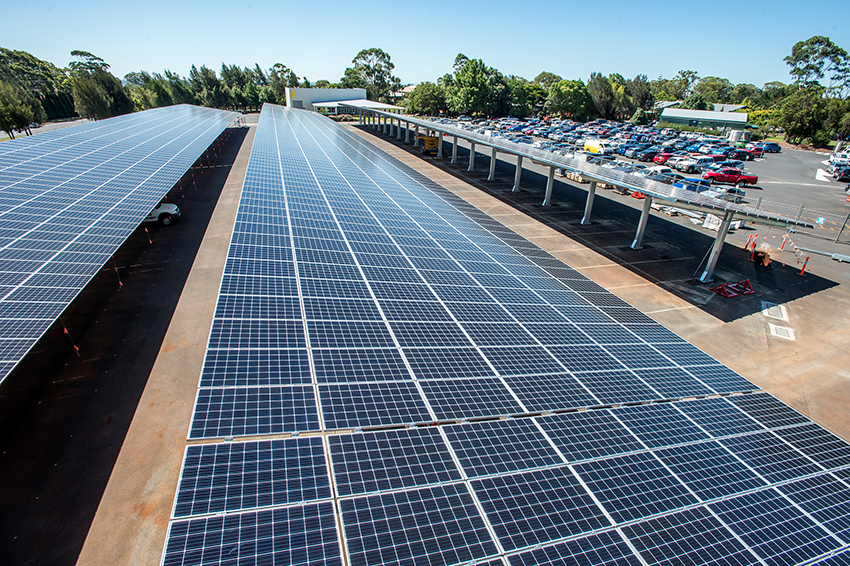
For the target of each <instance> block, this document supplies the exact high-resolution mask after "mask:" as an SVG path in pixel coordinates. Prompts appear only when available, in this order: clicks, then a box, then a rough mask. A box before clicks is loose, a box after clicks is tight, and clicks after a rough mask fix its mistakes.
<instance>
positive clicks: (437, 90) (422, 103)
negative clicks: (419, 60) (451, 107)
mask: <svg viewBox="0 0 850 566" xmlns="http://www.w3.org/2000/svg"><path fill="white" fill-rule="evenodd" d="M446 108H447V106H446V93H445V91H444V90H443V88H442V87H440V86H439V85H436V84H434V83H431V82H427V81H426V82H424V83H419V84H418V85H416V86H415V87H414V88H413V91H412V92H411V93H410V95H409V96H408V99H407V110H408V112H411V113H413V114H426V115H430V116H436V115H438V114H439V113H440V112H442V111H444V110H446Z"/></svg>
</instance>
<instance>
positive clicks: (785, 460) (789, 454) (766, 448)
mask: <svg viewBox="0 0 850 566" xmlns="http://www.w3.org/2000/svg"><path fill="white" fill-rule="evenodd" d="M720 442H721V443H722V444H723V445H724V446H726V447H727V448H729V449H730V450H731V451H732V452H734V453H735V454H736V455H737V456H738V457H739V458H741V459H742V460H744V462H746V463H747V465H749V466H750V467H752V468H753V469H754V470H755V471H756V472H758V473H759V474H761V475H762V476H763V477H764V478H765V479H767V480H768V481H770V482H777V481H783V480H789V479H794V478H799V477H802V476H805V475H808V474H815V473H817V472H820V471H822V470H823V468H821V467H820V466H818V465H817V464H814V463H812V461H811V460H809V459H808V458H806V457H805V456H803V455H802V454H800V453H799V452H797V451H795V450H794V449H793V448H791V447H790V446H788V445H787V444H785V443H784V442H782V441H781V440H780V439H779V438H777V437H776V436H774V435H772V434H771V433H769V432H761V433H755V434H750V435H747V436H738V437H732V438H726V439H722V440H720Z"/></svg>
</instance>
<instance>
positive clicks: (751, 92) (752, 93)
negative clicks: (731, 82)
mask: <svg viewBox="0 0 850 566" xmlns="http://www.w3.org/2000/svg"><path fill="white" fill-rule="evenodd" d="M761 93H762V91H761V89H760V88H759V87H757V86H756V85H752V84H747V83H740V84H736V85H735V86H734V87H733V88H732V92H731V93H730V94H729V103H730V104H747V105H748V103H747V102H744V101H745V100H754V99H758V98H759V97H760V96H761Z"/></svg>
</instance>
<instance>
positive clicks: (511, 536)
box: [472, 466, 611, 551]
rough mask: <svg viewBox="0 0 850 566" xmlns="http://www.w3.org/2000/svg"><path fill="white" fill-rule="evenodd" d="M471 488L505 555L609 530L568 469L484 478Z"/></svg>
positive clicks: (606, 522) (598, 509)
mask: <svg viewBox="0 0 850 566" xmlns="http://www.w3.org/2000/svg"><path fill="white" fill-rule="evenodd" d="M472 489H473V490H475V494H476V495H477V497H478V499H479V500H480V501H481V506H482V507H483V509H484V513H486V515H487V518H488V519H489V521H490V524H492V525H493V528H494V530H495V531H496V536H497V537H498V539H499V542H500V543H501V544H502V547H503V548H504V549H505V550H507V551H510V550H515V549H518V548H525V547H530V546H535V545H538V544H541V543H546V542H550V541H553V540H557V539H560V538H565V537H569V536H572V535H577V534H580V533H584V532H587V531H594V530H597V529H600V528H603V527H608V526H611V523H610V521H608V520H607V519H606V518H605V515H604V514H603V512H602V510H601V509H600V508H599V507H598V506H597V505H596V503H594V501H593V498H592V497H591V496H590V494H589V493H588V492H587V491H586V490H585V489H584V488H583V487H582V485H581V483H579V481H578V480H577V479H576V477H575V476H574V475H573V474H572V472H571V471H570V469H569V468H567V467H566V466H564V467H559V468H548V469H544V470H536V471H533V472H526V473H522V474H514V475H505V476H495V477H489V478H483V479H480V480H475V481H473V482H472Z"/></svg>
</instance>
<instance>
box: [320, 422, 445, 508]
mask: <svg viewBox="0 0 850 566" xmlns="http://www.w3.org/2000/svg"><path fill="white" fill-rule="evenodd" d="M328 443H329V446H330V454H331V461H332V462H333V470H334V479H335V483H336V486H337V491H338V493H339V495H340V496H347V495H357V494H362V493H370V492H375V491H384V490H389V489H401V488H410V487H417V486H423V485H427V484H435V483H442V482H449V481H457V480H459V479H461V476H460V472H459V471H458V470H457V467H456V466H455V464H454V461H453V460H452V457H451V454H450V453H449V449H448V447H447V446H446V443H445V442H444V441H443V438H442V436H440V433H439V432H438V431H437V429H435V428H415V429H404V430H390V431H374V432H367V433H360V434H343V435H337V436H330V437H328Z"/></svg>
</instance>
